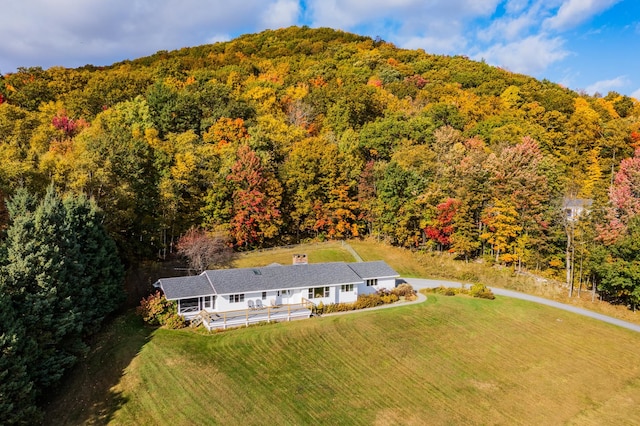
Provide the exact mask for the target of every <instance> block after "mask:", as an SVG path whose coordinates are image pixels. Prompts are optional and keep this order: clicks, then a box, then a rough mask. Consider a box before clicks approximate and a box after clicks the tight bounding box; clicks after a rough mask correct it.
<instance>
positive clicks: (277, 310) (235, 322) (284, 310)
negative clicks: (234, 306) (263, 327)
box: [203, 299, 314, 330]
mask: <svg viewBox="0 0 640 426" xmlns="http://www.w3.org/2000/svg"><path fill="white" fill-rule="evenodd" d="M304 300H306V299H304ZM310 306H314V305H313V302H311V301H310V300H306V302H305V301H303V303H297V304H293V305H280V306H265V307H262V308H253V309H238V310H233V311H224V312H211V313H210V312H207V316H208V318H206V319H204V318H203V324H204V325H205V327H207V329H208V330H212V329H214V328H222V329H226V328H227V327H232V326H242V325H245V326H248V325H249V324H256V323H259V322H273V321H291V319H292V318H303V317H308V316H310V315H311V313H312V312H313V311H312V308H311V307H310Z"/></svg>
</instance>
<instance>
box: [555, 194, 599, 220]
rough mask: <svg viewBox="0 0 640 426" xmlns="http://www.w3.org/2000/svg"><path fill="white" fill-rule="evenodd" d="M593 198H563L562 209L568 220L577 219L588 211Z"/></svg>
mask: <svg viewBox="0 0 640 426" xmlns="http://www.w3.org/2000/svg"><path fill="white" fill-rule="evenodd" d="M592 204H593V200H592V199H589V198H565V199H564V201H563V205H562V209H563V211H564V214H565V218H566V219H567V220H569V221H576V220H578V219H579V218H580V217H581V216H582V215H583V214H587V213H589V210H590V209H591V205H592Z"/></svg>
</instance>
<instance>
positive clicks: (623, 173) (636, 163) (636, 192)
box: [599, 148, 640, 243]
mask: <svg viewBox="0 0 640 426" xmlns="http://www.w3.org/2000/svg"><path fill="white" fill-rule="evenodd" d="M609 201H610V204H609V207H608V209H607V223H606V224H605V225H604V226H602V227H601V228H600V229H599V231H600V232H599V239H600V240H602V241H604V242H605V243H613V242H615V241H616V240H618V239H619V238H620V237H621V236H622V235H623V234H625V233H626V230H627V226H628V224H629V221H630V220H631V219H632V218H633V217H635V216H637V215H638V214H640V148H638V149H636V152H635V155H634V156H633V157H632V158H626V159H624V160H622V161H621V162H620V168H619V169H618V173H616V176H615V178H614V181H613V185H612V186H611V188H610V189H609Z"/></svg>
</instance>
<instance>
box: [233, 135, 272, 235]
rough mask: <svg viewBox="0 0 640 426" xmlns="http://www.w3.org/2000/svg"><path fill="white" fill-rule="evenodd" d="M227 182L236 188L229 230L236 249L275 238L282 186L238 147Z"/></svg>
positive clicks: (254, 157)
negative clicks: (235, 159)
mask: <svg viewBox="0 0 640 426" xmlns="http://www.w3.org/2000/svg"><path fill="white" fill-rule="evenodd" d="M227 180H229V181H230V182H233V183H234V184H235V186H236V188H235V190H234V191H233V217H232V218H231V223H230V230H229V232H230V234H231V236H232V237H233V239H234V240H235V244H236V246H245V247H248V246H250V245H252V244H254V243H260V242H262V241H264V240H265V239H268V238H272V237H274V236H276V235H277V233H278V231H279V229H280V225H281V223H282V220H281V214H280V200H281V198H282V187H281V186H280V184H279V183H278V181H277V179H275V178H274V177H270V176H269V174H268V173H267V172H266V171H265V169H264V167H263V166H262V161H261V160H260V157H258V155H257V154H256V153H255V151H253V150H252V149H251V147H249V145H246V144H244V145H241V146H240V148H238V153H237V161H236V162H235V164H234V165H233V166H232V167H231V173H230V174H229V175H228V176H227Z"/></svg>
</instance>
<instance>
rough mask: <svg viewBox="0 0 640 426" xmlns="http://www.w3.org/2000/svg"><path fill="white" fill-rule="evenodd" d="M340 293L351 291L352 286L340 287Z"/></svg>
mask: <svg viewBox="0 0 640 426" xmlns="http://www.w3.org/2000/svg"><path fill="white" fill-rule="evenodd" d="M340 291H341V292H343V293H345V292H347V291H353V284H342V285H341V286H340Z"/></svg>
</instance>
